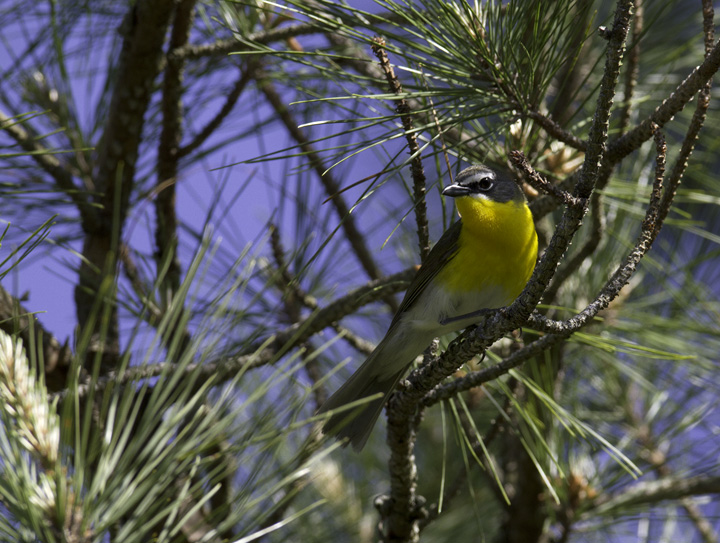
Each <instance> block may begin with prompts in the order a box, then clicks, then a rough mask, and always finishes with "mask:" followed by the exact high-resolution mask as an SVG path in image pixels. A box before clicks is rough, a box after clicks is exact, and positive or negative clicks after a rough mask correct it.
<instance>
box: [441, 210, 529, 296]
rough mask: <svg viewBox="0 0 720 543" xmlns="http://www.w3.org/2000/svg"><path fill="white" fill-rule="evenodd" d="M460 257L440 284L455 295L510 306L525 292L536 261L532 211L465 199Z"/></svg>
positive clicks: (451, 261)
mask: <svg viewBox="0 0 720 543" xmlns="http://www.w3.org/2000/svg"><path fill="white" fill-rule="evenodd" d="M456 204H457V208H458V212H459V213H460V216H461V218H462V230H461V232H460V238H459V240H458V247H459V249H458V252H457V253H456V254H455V256H454V257H453V258H452V259H451V260H450V261H449V262H448V264H447V265H446V266H445V269H443V271H442V272H440V274H439V277H438V280H439V281H440V283H441V284H442V285H443V286H444V287H445V288H446V289H447V290H449V291H450V292H454V293H485V292H487V293H488V294H490V292H489V291H488V290H487V289H492V290H494V291H496V292H493V295H492V296H488V298H489V299H493V300H498V307H499V306H502V305H508V304H510V303H511V302H512V301H513V300H514V299H515V298H516V297H517V296H518V294H520V292H521V291H522V289H523V288H524V287H525V284H526V283H527V281H528V279H529V278H530V275H531V274H532V271H533V269H534V268H535V261H536V259H537V234H536V233H535V226H534V223H533V219H532V214H531V213H530V210H529V209H528V207H527V205H526V204H525V203H524V202H523V203H516V202H513V201H511V202H506V203H498V202H495V201H492V200H489V199H482V198H474V197H463V198H458V199H457V200H456Z"/></svg>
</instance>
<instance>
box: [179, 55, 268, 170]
mask: <svg viewBox="0 0 720 543" xmlns="http://www.w3.org/2000/svg"><path fill="white" fill-rule="evenodd" d="M254 66H255V64H254V63H252V62H250V63H248V64H247V65H246V66H245V67H244V68H243V69H241V70H240V75H239V76H238V78H237V80H236V81H235V83H234V84H233V86H232V88H231V89H230V92H229V93H228V95H227V96H226V97H225V103H224V104H223V105H222V107H221V108H220V110H219V111H218V112H217V113H216V114H215V116H214V117H213V118H212V119H210V120H209V121H208V122H207V124H206V125H205V126H203V127H202V129H201V130H200V131H199V132H198V133H197V134H196V135H195V137H194V138H193V139H192V141H190V142H189V143H188V144H187V145H184V146H182V147H180V149H178V152H177V156H178V158H183V157H186V156H187V155H189V154H190V153H192V152H194V151H195V150H196V149H198V148H199V147H200V146H201V145H202V144H203V143H205V140H207V139H208V138H209V137H210V136H211V135H212V134H213V133H214V132H215V130H217V128H219V127H220V125H221V124H222V123H223V121H224V120H225V119H226V118H227V117H228V115H230V113H231V112H232V110H233V108H234V107H235V104H236V103H237V101H238V99H239V98H240V95H241V94H242V93H243V91H244V90H245V88H246V87H247V84H248V83H249V82H250V81H252V69H253V67H254Z"/></svg>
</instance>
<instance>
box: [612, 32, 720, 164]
mask: <svg viewBox="0 0 720 543" xmlns="http://www.w3.org/2000/svg"><path fill="white" fill-rule="evenodd" d="M718 69H720V42H719V43H717V44H715V46H714V47H713V48H712V49H711V50H710V51H709V52H708V54H707V55H706V56H705V60H704V61H703V62H702V64H700V66H698V67H697V68H695V69H694V70H693V71H692V73H691V74H690V75H688V76H687V77H686V78H685V79H684V80H683V81H682V83H680V84H679V85H678V86H677V88H676V89H675V90H674V91H673V92H672V94H671V95H670V96H669V97H668V98H667V99H665V100H663V103H662V104H660V105H659V106H658V107H657V108H655V111H653V113H652V114H651V115H650V116H649V117H648V118H647V119H645V120H644V121H643V122H642V123H641V124H640V125H638V126H637V127H636V128H634V129H632V130H630V131H629V132H627V133H625V134H624V135H622V136H620V137H619V138H617V139H616V140H613V141H612V142H611V143H610V144H609V145H608V151H607V156H606V159H607V160H608V161H609V162H611V163H612V164H616V163H618V162H619V161H620V160H622V159H623V158H625V157H626V156H628V155H629V154H630V153H632V152H633V151H635V150H637V149H639V148H640V146H641V145H642V144H643V143H645V142H646V141H648V140H649V139H650V138H652V134H653V129H652V126H653V124H656V125H658V126H660V127H661V128H662V127H663V126H665V124H667V123H668V122H669V121H671V120H672V119H673V117H674V116H675V115H676V114H677V113H679V112H680V111H682V110H683V108H684V107H685V106H686V105H687V104H688V102H690V100H692V99H693V97H694V96H695V94H696V93H697V92H698V91H699V90H701V89H702V88H703V87H704V86H705V85H706V84H707V83H708V81H710V79H711V78H712V77H713V75H715V73H716V72H717V71H718Z"/></svg>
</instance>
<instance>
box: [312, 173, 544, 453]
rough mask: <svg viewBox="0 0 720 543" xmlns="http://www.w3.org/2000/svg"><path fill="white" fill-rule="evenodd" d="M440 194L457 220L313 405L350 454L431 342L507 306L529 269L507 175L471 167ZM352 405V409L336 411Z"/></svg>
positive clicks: (516, 199)
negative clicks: (383, 329)
mask: <svg viewBox="0 0 720 543" xmlns="http://www.w3.org/2000/svg"><path fill="white" fill-rule="evenodd" d="M442 194H443V195H444V196H449V197H452V198H454V199H455V205H456V207H457V211H458V214H459V215H460V219H459V220H458V221H457V222H455V223H454V224H453V225H452V226H451V227H450V228H448V229H447V230H446V231H445V233H444V234H443V235H442V237H441V238H440V239H439V240H438V242H437V243H436V244H435V245H434V246H433V248H432V250H431V251H430V253H429V254H428V256H427V258H426V259H425V262H424V263H423V264H422V266H421V267H420V269H419V270H418V271H417V273H416V275H415V277H414V279H413V280H412V282H411V283H410V286H409V287H408V290H407V292H406V293H405V297H404V298H403V300H402V302H401V304H400V306H399V308H398V310H397V313H396V314H395V316H394V317H393V320H392V322H391V323H390V327H389V328H388V331H387V333H386V334H385V337H384V338H383V339H382V341H380V343H379V344H378V345H377V347H376V348H375V349H374V350H373V352H372V353H371V354H370V355H369V356H368V358H367V359H366V360H365V362H364V363H363V364H362V365H361V366H360V367H359V368H358V369H357V371H355V373H353V374H352V375H351V376H350V378H349V379H348V380H347V381H346V382H345V383H344V384H343V385H342V386H341V387H340V388H339V389H338V390H337V391H336V392H335V393H334V394H332V395H331V396H330V397H329V398H328V399H327V400H326V401H325V402H324V403H323V404H322V406H321V407H320V409H319V410H318V414H324V413H328V415H327V418H326V419H325V422H324V424H323V429H322V431H323V434H325V435H330V436H334V437H336V438H337V439H340V440H343V441H344V444H345V445H347V444H348V443H349V444H351V445H352V447H353V448H354V449H355V450H356V451H360V450H361V449H362V448H363V447H364V446H365V443H366V442H367V440H368V437H369V436H370V433H371V432H372V429H373V427H374V426H375V423H376V421H377V419H378V417H379V416H380V414H381V413H382V409H383V407H384V405H385V403H386V401H387V399H388V397H389V396H390V394H391V393H392V391H393V390H394V389H395V387H396V385H397V384H398V382H399V381H400V379H401V378H402V377H403V376H404V375H405V373H406V371H407V370H408V368H409V367H410V366H411V365H412V363H413V361H414V360H415V358H416V357H417V356H418V355H419V354H421V353H422V352H423V351H424V350H425V349H426V348H427V347H428V345H429V344H430V343H431V342H432V341H433V339H434V338H436V337H439V336H442V335H444V334H447V333H450V332H456V331H459V330H462V329H464V328H467V327H468V326H470V325H472V324H475V323H477V322H478V321H479V320H480V319H481V318H482V316H483V315H484V314H486V313H487V312H489V311H490V310H494V309H498V308H501V307H504V306H507V305H509V304H511V303H512V302H513V301H514V300H515V298H517V297H518V295H519V294H520V293H521V292H522V290H523V288H524V287H525V285H526V284H527V282H528V280H529V279H530V276H531V275H532V272H533V270H534V268H535V264H536V261H537V251H538V239H537V233H536V231H535V224H534V221H533V216H532V213H531V211H530V208H529V207H528V205H527V200H526V198H525V195H524V193H523V191H522V190H521V188H520V186H519V185H518V183H516V182H515V180H514V179H513V178H512V176H511V175H510V174H508V173H505V172H502V171H499V170H496V169H492V168H490V167H488V166H485V165H482V164H476V165H472V166H470V167H468V168H466V169H464V170H463V171H461V172H460V173H459V174H458V175H457V177H456V178H455V180H454V182H452V183H451V184H450V185H448V186H447V187H445V188H444V190H443V191H442ZM370 397H372V399H370V400H368V401H366V402H364V403H363V402H360V400H363V399H364V398H370ZM354 402H358V404H357V406H356V407H354V408H346V409H342V410H339V409H340V408H342V407H344V406H347V405H348V404H352V403H354ZM338 410H339V411H338Z"/></svg>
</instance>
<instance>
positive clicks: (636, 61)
mask: <svg viewBox="0 0 720 543" xmlns="http://www.w3.org/2000/svg"><path fill="white" fill-rule="evenodd" d="M643 7H644V6H643V0H636V1H635V14H634V17H633V26H632V37H633V41H634V43H633V46H632V47H631V48H630V50H629V51H628V54H627V61H626V62H625V90H624V96H623V103H622V108H621V109H620V134H624V133H625V131H626V130H627V127H628V126H629V125H630V114H631V113H632V99H633V93H634V92H635V86H636V85H637V78H638V73H639V72H640V36H641V35H642V31H643V21H644V9H643Z"/></svg>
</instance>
